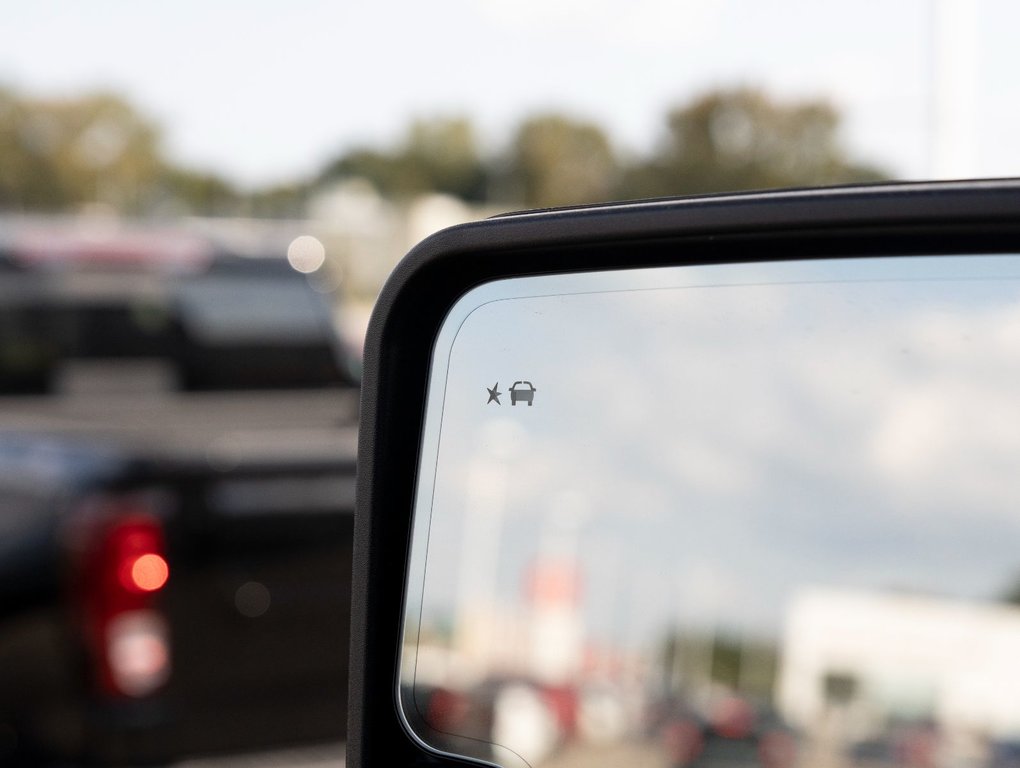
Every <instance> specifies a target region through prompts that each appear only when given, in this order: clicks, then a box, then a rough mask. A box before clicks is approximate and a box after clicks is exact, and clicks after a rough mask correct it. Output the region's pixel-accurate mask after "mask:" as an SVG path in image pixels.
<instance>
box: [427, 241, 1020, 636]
mask: <svg viewBox="0 0 1020 768" xmlns="http://www.w3.org/2000/svg"><path fill="white" fill-rule="evenodd" d="M886 264H888V262H887V263H886ZM989 264H992V265H993V266H992V267H991V268H989V266H988V265H989ZM731 269H732V268H731ZM748 269H749V271H750V269H751V268H748ZM811 269H813V270H814V273H813V274H812V275H811V276H810V277H811V279H816V280H819V282H797V281H796V280H792V279H791V280H790V281H788V282H783V283H778V284H767V283H759V284H746V285H729V286H723V287H687V288H665V289H658V290H640V291H618V292H612V293H608V292H602V293H586V294H577V295H569V294H561V295H553V296H540V297H531V298H521V299H514V300H504V301H494V302H491V303H488V304H485V305H484V306H481V307H480V308H478V309H476V310H475V311H474V312H472V313H471V314H470V316H469V317H468V318H467V320H466V321H465V322H464V323H463V325H462V327H461V328H460V331H459V333H458V334H457V336H456V340H455V342H454V344H453V347H452V351H451V354H450V367H449V374H448V379H447V381H446V392H445V401H444V403H443V419H442V438H441V443H440V448H439V457H438V466H437V472H436V478H435V480H436V485H435V494H434V507H433V517H432V522H431V533H430V540H429V564H428V574H427V583H426V597H425V617H424V618H425V621H426V623H428V622H429V621H430V620H432V621H434V620H437V619H438V617H439V616H444V617H445V616H449V615H451V614H452V613H453V612H454V610H455V600H456V599H457V596H458V594H462V591H458V582H460V581H462V579H463V574H462V573H461V570H460V567H461V566H460V558H461V554H462V548H463V547H464V546H465V545H469V543H468V542H465V541H464V539H465V530H466V529H471V526H466V521H465V518H464V516H465V514H468V513H469V512H468V509H467V507H468V506H471V505H474V507H478V506H479V502H478V501H477V499H478V498H482V499H484V498H485V497H484V495H483V496H482V497H479V496H478V495H477V494H475V495H474V496H471V495H470V494H468V492H467V490H466V488H465V478H467V477H469V476H471V474H472V472H477V471H478V468H479V467H480V466H481V467H483V468H487V471H490V472H491V471H496V472H497V473H498V472H500V471H502V472H504V473H505V477H506V479H507V482H508V485H507V491H506V493H505V494H503V495H502V497H501V498H502V503H501V505H502V508H503V512H502V519H501V521H500V522H499V524H498V529H499V532H500V535H501V539H500V548H499V551H498V555H497V556H496V560H495V562H491V563H489V564H488V565H487V566H486V567H489V568H491V569H492V573H493V574H494V575H493V579H494V581H493V583H494V586H493V589H494V590H495V591H496V597H497V598H498V599H499V600H500V601H510V602H512V601H514V600H517V599H518V598H519V595H520V589H521V584H522V581H523V577H522V573H523V572H524V570H525V568H526V566H527V565H528V564H529V563H530V562H532V560H533V559H534V557H535V556H536V554H537V553H538V552H540V551H542V550H543V549H545V550H548V549H549V548H550V547H555V546H560V547H561V548H562V547H564V546H567V545H568V544H570V542H573V543H574V545H577V546H579V551H580V552H581V553H582V554H581V559H582V562H583V570H584V581H585V611H586V615H585V620H586V622H587V625H588V627H589V629H590V630H591V631H592V633H593V634H595V635H602V636H603V637H605V638H607V639H612V640H616V641H628V642H634V641H639V642H640V641H642V640H643V641H644V642H645V643H647V642H652V641H654V640H655V639H656V638H653V637H652V636H651V635H650V634H649V636H647V637H644V638H641V637H635V634H637V635H640V634H641V633H642V632H648V633H651V632H652V631H653V629H655V628H656V627H657V626H661V625H662V624H666V623H670V622H672V621H680V622H682V623H685V624H686V623H689V622H694V623H697V624H706V623H712V624H718V625H721V626H728V627H731V628H734V629H746V630H750V631H755V632H768V633H772V632H775V631H777V630H778V628H779V625H780V623H781V620H782V612H783V609H784V606H785V604H786V602H787V601H788V599H789V597H790V596H791V594H792V591H793V590H794V589H796V588H797V587H798V586H801V585H804V584H808V583H824V584H836V585H842V586H855V587H888V588H898V589H899V588H902V589H912V590H921V591H926V592H933V593H937V594H946V595H955V596H961V597H973V598H990V597H993V596H994V595H996V594H998V593H999V592H1001V591H1002V590H1003V589H1004V588H1005V587H1006V586H1007V584H1008V583H1009V581H1010V580H1011V578H1012V577H1013V576H1014V575H1016V574H1017V573H1018V572H1020V555H1018V554H1017V552H1016V544H1015V542H1016V540H1017V534H1020V515H1018V514H1017V513H1016V510H1015V508H1014V501H1013V500H1014V499H1015V498H1016V497H1017V495H1018V491H1020V487H1018V486H1020V480H1014V478H1020V433H1018V431H1017V430H1016V429H1015V427H1014V426H1013V425H1016V424H1020V399H1018V398H1016V397H1015V396H1014V390H1015V388H1016V386H1017V383H1018V381H1020V281H1018V280H1016V279H1003V276H1011V277H1015V276H1020V261H1018V260H1017V259H1009V260H1002V259H999V260H998V261H993V260H989V259H980V260H972V261H966V260H964V259H961V260H946V259H941V260H916V259H915V260H913V261H908V260H906V259H904V260H900V262H899V264H898V265H897V267H896V270H898V272H897V274H899V275H900V276H901V277H902V276H903V275H908V276H909V275H910V274H914V275H915V276H918V277H920V276H926V275H928V274H929V272H928V271H926V270H933V269H934V270H936V271H937V272H938V274H939V277H940V278H942V279H939V280H909V279H896V280H888V279H877V278H881V277H887V276H888V275H887V274H885V273H884V272H883V270H886V271H888V270H887V267H882V268H879V267H877V266H874V262H867V261H864V262H859V263H858V273H859V274H861V275H863V276H865V277H868V276H874V277H876V279H874V280H867V279H865V280H860V281H857V282H840V281H838V280H835V281H829V282H825V281H821V277H824V271H823V272H819V268H818V267H817V266H815V267H812V268H811ZM805 270H808V271H810V270H809V269H808V267H807V266H805ZM971 273H973V274H971ZM985 275H994V276H995V279H968V280H959V279H946V278H958V277H980V276H985ZM518 379H528V380H530V381H532V382H533V383H534V385H535V387H536V388H537V390H538V392H537V393H536V396H535V405H534V406H533V407H531V408H528V407H526V406H522V405H518V406H516V407H510V404H509V396H508V395H507V394H504V396H503V398H502V400H503V405H502V406H496V405H495V404H486V399H487V395H486V391H485V390H486V387H491V386H492V385H493V384H494V383H495V382H497V381H498V382H499V385H500V390H501V391H503V392H504V393H506V391H507V389H508V388H509V386H510V385H511V384H512V383H513V382H514V381H515V380H518ZM503 422H505V423H503ZM508 425H516V426H513V428H511V426H508ZM565 493H569V494H570V495H571V496H570V498H571V499H572V500H573V501H572V503H571V505H569V506H570V509H571V511H570V513H569V515H568V516H567V517H569V519H565V516H564V513H563V512H562V507H563V504H562V503H561V502H560V501H558V500H562V499H563V498H564V494H565ZM469 498H471V499H475V500H476V501H474V502H470V501H467V499H469ZM482 503H483V504H484V503H488V502H484V501H483V502H482ZM495 506H497V507H498V506H500V502H499V501H497V502H495ZM557 510H560V511H557ZM470 514H485V510H478V509H471V510H470ZM571 531H574V532H573V533H571ZM564 542H567V544H564ZM481 583H488V582H487V581H485V580H484V579H483V580H482V582H481Z"/></svg>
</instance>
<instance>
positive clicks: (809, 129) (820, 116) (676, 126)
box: [619, 88, 884, 198]
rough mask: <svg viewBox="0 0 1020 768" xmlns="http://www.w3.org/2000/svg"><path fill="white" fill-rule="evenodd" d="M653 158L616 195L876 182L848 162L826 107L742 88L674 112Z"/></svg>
mask: <svg viewBox="0 0 1020 768" xmlns="http://www.w3.org/2000/svg"><path fill="white" fill-rule="evenodd" d="M665 122H666V136H665V140H664V141H663V143H662V146H661V147H660V149H659V150H658V151H657V152H656V153H655V154H653V155H652V156H651V157H648V158H647V159H645V160H643V161H640V162H638V163H635V164H634V165H633V166H632V167H631V168H629V169H627V171H626V173H625V174H624V179H623V181H622V183H621V186H620V188H619V192H620V197H628V198H638V197H664V196H667V195H682V194H694V193H707V192H728V191H734V190H742V189H769V188H776V187H803V186H822V185H829V184H844V183H851V182H863V181H877V180H880V179H882V178H883V177H884V176H883V174H882V173H881V172H880V171H878V170H877V169H875V168H870V167H867V166H863V165H859V164H855V163H852V162H850V161H849V160H848V159H847V157H846V155H845V152H844V151H843V149H842V148H841V146H840V143H839V140H838V139H839V137H838V129H839V115H838V113H837V112H836V111H835V109H834V108H833V107H832V106H831V105H829V104H826V103H824V102H817V101H802V102H791V103H783V102H779V101H774V100H772V99H770V98H769V97H768V96H767V95H765V94H764V93H763V92H761V91H758V90H754V89H748V88H742V89H735V90H726V91H716V92H712V93H709V94H706V95H704V96H702V97H700V98H697V99H695V100H694V101H692V102H690V103H689V104H686V105H683V106H681V107H678V108H675V109H673V110H671V111H670V112H669V113H668V115H667V116H666V121H665Z"/></svg>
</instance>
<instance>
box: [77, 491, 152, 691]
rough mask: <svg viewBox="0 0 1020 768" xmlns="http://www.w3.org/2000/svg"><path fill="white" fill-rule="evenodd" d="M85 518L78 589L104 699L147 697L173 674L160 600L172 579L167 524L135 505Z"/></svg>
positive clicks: (110, 503)
mask: <svg viewBox="0 0 1020 768" xmlns="http://www.w3.org/2000/svg"><path fill="white" fill-rule="evenodd" d="M90 507H91V508H90V509H88V510H86V511H85V514H84V515H83V520H84V522H83V523H81V525H80V527H79V528H78V531H77V532H78V534H79V535H78V537H77V541H76V544H77V547H76V548H77V549H78V553H77V554H78V567H77V568H76V569H75V580H76V582H77V583H76V584H75V586H74V588H73V590H72V593H73V595H74V597H75V601H76V603H77V606H76V607H77V609H78V615H79V617H80V621H81V628H82V633H83V640H84V642H85V646H86V651H87V653H88V655H89V658H90V662H91V666H92V671H93V677H94V679H95V682H96V684H97V686H98V688H99V690H100V691H101V692H102V693H105V694H107V695H114V696H132V697H140V696H147V695H149V694H151V693H153V692H155V691H156V690H158V689H159V688H160V687H162V686H163V684H164V683H166V681H167V679H168V677H169V674H170V642H169V633H168V628H167V623H166V619H165V618H164V616H163V613H162V612H161V610H160V605H159V597H160V593H161V591H162V590H163V588H164V587H165V586H166V583H167V581H168V580H169V578H170V567H169V565H168V563H167V557H166V541H165V536H164V533H163V526H162V523H161V522H160V521H159V519H158V518H157V517H155V516H154V515H153V514H152V513H151V512H150V511H149V509H148V508H147V507H146V505H145V504H144V503H142V502H139V501H137V500H119V499H118V500H104V501H102V502H99V503H98V504H95V505H90Z"/></svg>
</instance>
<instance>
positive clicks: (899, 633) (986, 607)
mask: <svg viewBox="0 0 1020 768" xmlns="http://www.w3.org/2000/svg"><path fill="white" fill-rule="evenodd" d="M782 650H783V652H782V655H781V658H782V666H781V670H780V676H779V680H778V689H777V703H778V705H779V707H780V709H781V711H782V712H783V714H784V715H785V716H786V717H787V718H788V719H789V720H790V721H791V722H793V723H795V724H797V725H798V726H800V727H803V728H806V729H809V730H810V729H814V728H817V727H818V726H819V724H820V723H822V721H823V719H824V718H825V717H826V714H827V710H829V709H831V704H829V703H827V702H826V701H825V690H824V680H825V677H826V675H827V674H833V673H836V674H842V675H848V676H851V677H853V678H855V679H856V680H857V683H858V685H857V688H858V690H857V693H856V696H855V698H856V700H857V704H855V706H857V707H858V708H861V707H863V708H865V709H867V710H869V711H870V712H872V713H873V714H875V715H876V716H883V715H889V714H897V713H899V714H922V713H924V712H925V711H927V713H928V714H930V715H932V716H934V717H935V719H936V720H938V721H939V722H940V723H941V724H942V725H944V726H947V727H962V728H973V729H978V730H981V731H984V732H987V733H990V734H997V735H1005V734H1020V609H1017V608H1013V607H1009V606H1001V605H990V604H978V603H967V602H963V601H950V600H940V599H934V598H927V597H920V596H912V595H897V594H881V593H868V592H852V591H841V590H833V589H821V588H815V589H808V590H804V591H802V592H801V593H799V594H798V595H797V596H796V597H795V598H794V600H793V601H792V602H791V605H790V606H789V609H788V613H787V620H786V625H785V627H784V638H783V649H782Z"/></svg>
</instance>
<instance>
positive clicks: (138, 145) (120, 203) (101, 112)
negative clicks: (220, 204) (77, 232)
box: [0, 90, 163, 210]
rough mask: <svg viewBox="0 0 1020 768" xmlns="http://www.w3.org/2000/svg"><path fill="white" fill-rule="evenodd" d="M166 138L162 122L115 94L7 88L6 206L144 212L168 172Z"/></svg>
mask: <svg viewBox="0 0 1020 768" xmlns="http://www.w3.org/2000/svg"><path fill="white" fill-rule="evenodd" d="M158 140H159V135H158V132H157V130H156V128H155V126H154V124H153V123H151V122H150V121H149V120H147V119H146V118H145V117H143V116H142V115H140V114H139V113H138V112H137V111H136V110H135V109H134V108H133V107H132V106H131V105H129V104H128V103H127V102H125V101H124V100H123V99H121V98H119V97H118V96H115V95H113V94H109V93H95V94H90V95H87V96H82V97H79V98H72V99H50V100H46V99H32V98H23V97H21V96H20V95H18V94H17V93H15V92H13V91H10V90H3V91H0V166H2V170H0V206H3V207H6V208H20V209H44V210H45V209H51V210H52V209H60V208H64V207H67V206H68V205H71V204H76V203H89V202H99V203H106V204H109V205H112V206H114V207H117V208H123V209H128V210H137V209H138V208H140V207H143V206H144V205H145V203H146V196H147V194H148V193H149V192H150V191H151V188H152V184H153V183H154V182H155V180H156V179H157V178H158V176H159V174H160V173H161V171H162V167H163V164H162V160H161V156H160V152H159V146H158Z"/></svg>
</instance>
